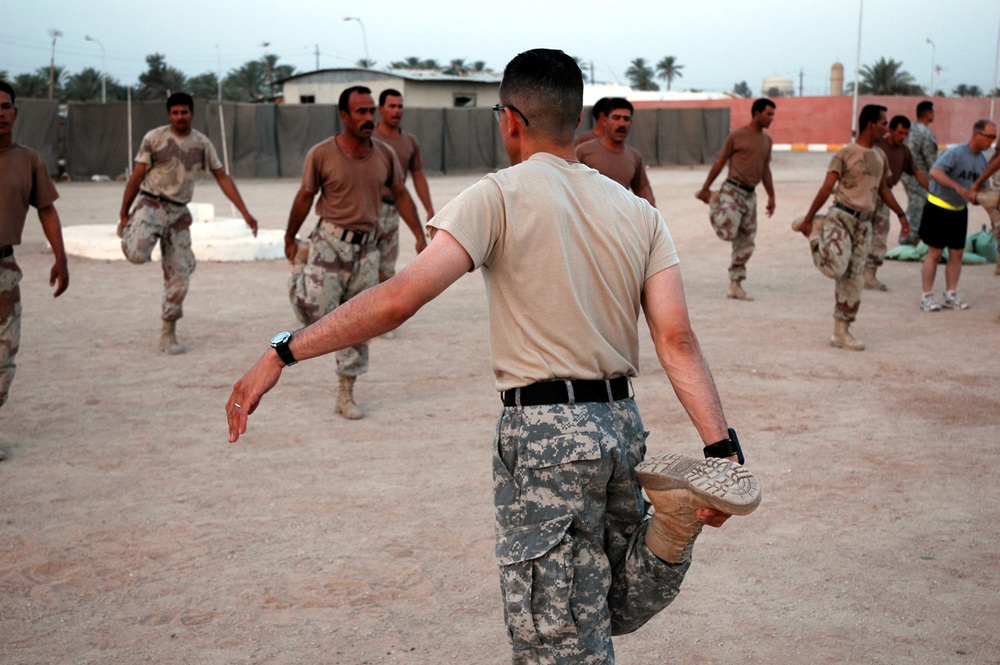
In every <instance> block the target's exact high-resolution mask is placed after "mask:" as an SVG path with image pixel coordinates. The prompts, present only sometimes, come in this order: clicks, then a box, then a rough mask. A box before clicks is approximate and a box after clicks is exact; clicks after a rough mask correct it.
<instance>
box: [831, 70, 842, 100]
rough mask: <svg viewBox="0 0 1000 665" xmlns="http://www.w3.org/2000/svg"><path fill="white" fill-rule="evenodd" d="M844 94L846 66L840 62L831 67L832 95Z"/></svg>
mask: <svg viewBox="0 0 1000 665" xmlns="http://www.w3.org/2000/svg"><path fill="white" fill-rule="evenodd" d="M843 94H844V66H843V65H842V64H840V63H839V62H835V63H833V66H832V67H830V96H831V97H840V96H842V95H843Z"/></svg>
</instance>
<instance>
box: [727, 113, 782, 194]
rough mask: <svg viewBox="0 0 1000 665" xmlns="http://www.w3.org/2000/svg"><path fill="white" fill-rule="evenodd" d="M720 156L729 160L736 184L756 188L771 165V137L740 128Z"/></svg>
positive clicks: (732, 135)
mask: <svg viewBox="0 0 1000 665" xmlns="http://www.w3.org/2000/svg"><path fill="white" fill-rule="evenodd" d="M719 156H720V157H721V156H725V158H726V159H728V160H729V175H728V176H727V177H729V178H732V179H733V180H735V181H736V182H740V183H743V184H744V185H749V186H750V187H756V186H757V185H758V184H759V183H760V181H761V180H762V179H763V178H764V172H765V170H766V169H767V165H768V164H770V163H771V137H770V136H768V135H767V133H766V132H755V131H753V130H752V129H750V128H749V127H746V126H744V127H740V128H739V129H737V130H736V131H735V132H733V133H732V134H730V135H729V138H727V139H726V144H725V145H724V146H722V152H721V153H719Z"/></svg>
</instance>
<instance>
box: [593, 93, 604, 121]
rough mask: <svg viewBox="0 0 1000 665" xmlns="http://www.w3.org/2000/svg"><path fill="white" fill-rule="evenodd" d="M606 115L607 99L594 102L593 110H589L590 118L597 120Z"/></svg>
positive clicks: (602, 98)
mask: <svg viewBox="0 0 1000 665" xmlns="http://www.w3.org/2000/svg"><path fill="white" fill-rule="evenodd" d="M607 114H608V98H607V97H601V98H600V99H598V100H597V101H596V102H594V106H593V108H591V109H590V117H592V118H593V119H594V120H597V118H598V117H599V116H602V115H607Z"/></svg>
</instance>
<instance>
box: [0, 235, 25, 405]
mask: <svg viewBox="0 0 1000 665" xmlns="http://www.w3.org/2000/svg"><path fill="white" fill-rule="evenodd" d="M20 282H21V269H20V268H19V267H18V266H17V262H16V261H15V260H14V256H13V255H11V256H8V257H7V258H5V259H0V406H3V405H4V403H5V402H6V401H7V393H8V391H9V390H10V384H11V383H13V381H14V372H15V371H16V370H17V365H15V364H14V356H16V355H17V349H18V346H20V342H21V287H20V286H18V284H20Z"/></svg>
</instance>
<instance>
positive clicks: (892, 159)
mask: <svg viewBox="0 0 1000 665" xmlns="http://www.w3.org/2000/svg"><path fill="white" fill-rule="evenodd" d="M875 145H877V146H878V147H879V148H881V150H882V152H884V153H885V158H886V161H887V162H888V163H889V179H888V181H887V182H888V184H889V187H894V186H895V185H896V183H897V182H899V179H900V178H902V177H903V174H904V173H908V174H910V175H912V176H913V177H914V178H915V177H917V172H916V165H915V164H914V162H913V153H911V152H910V149H909V148H907V147H906V144H905V143H900V144H899V145H897V146H893V145H892V144H891V143H889V142H888V141H887V140H886V139H884V138H882V139H879V140H878V141H876V142H875Z"/></svg>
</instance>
